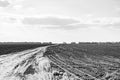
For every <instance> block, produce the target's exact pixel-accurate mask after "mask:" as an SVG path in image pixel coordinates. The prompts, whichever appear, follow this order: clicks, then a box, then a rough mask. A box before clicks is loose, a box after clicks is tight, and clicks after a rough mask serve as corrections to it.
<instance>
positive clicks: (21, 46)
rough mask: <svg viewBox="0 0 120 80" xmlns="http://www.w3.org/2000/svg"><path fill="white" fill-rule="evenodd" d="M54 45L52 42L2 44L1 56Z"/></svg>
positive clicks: (0, 44) (0, 43)
mask: <svg viewBox="0 0 120 80" xmlns="http://www.w3.org/2000/svg"><path fill="white" fill-rule="evenodd" d="M48 45H53V43H51V42H44V43H41V42H0V55H3V54H9V53H14V52H19V51H23V50H27V49H34V48H37V47H43V46H48Z"/></svg>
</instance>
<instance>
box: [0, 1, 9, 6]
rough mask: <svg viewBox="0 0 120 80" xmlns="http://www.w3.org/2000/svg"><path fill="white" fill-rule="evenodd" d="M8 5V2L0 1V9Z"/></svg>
mask: <svg viewBox="0 0 120 80" xmlns="http://www.w3.org/2000/svg"><path fill="white" fill-rule="evenodd" d="M9 5H10V3H9V2H8V1H6V0H3V1H2V0H0V7H7V6H9Z"/></svg>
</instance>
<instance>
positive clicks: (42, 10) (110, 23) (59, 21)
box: [0, 0, 120, 43]
mask: <svg viewBox="0 0 120 80" xmlns="http://www.w3.org/2000/svg"><path fill="white" fill-rule="evenodd" d="M118 41H120V0H0V42H55V43H59V42H118Z"/></svg>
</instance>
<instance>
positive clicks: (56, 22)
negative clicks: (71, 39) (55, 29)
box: [22, 17, 80, 26]
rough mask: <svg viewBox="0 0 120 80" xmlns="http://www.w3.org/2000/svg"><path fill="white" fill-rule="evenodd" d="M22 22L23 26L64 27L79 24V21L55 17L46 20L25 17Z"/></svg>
mask: <svg viewBox="0 0 120 80" xmlns="http://www.w3.org/2000/svg"><path fill="white" fill-rule="evenodd" d="M22 22H23V24H27V25H56V26H64V25H69V24H74V23H79V22H80V21H78V20H74V19H65V18H57V17H46V18H33V17H27V18H24V19H23V21H22Z"/></svg>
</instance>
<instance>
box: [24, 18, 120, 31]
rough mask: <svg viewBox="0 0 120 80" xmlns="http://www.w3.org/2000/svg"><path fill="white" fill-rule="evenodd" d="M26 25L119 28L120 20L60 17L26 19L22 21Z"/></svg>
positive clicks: (48, 27) (52, 27) (69, 27)
mask: <svg viewBox="0 0 120 80" xmlns="http://www.w3.org/2000/svg"><path fill="white" fill-rule="evenodd" d="M22 23H23V24H24V25H30V26H40V27H43V28H46V29H64V30H73V29H79V28H89V27H103V28H104V27H114V28H115V27H119V26H120V18H91V19H80V20H76V19H73V18H59V17H43V18H40V17H25V18H24V19H23V20H22Z"/></svg>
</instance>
